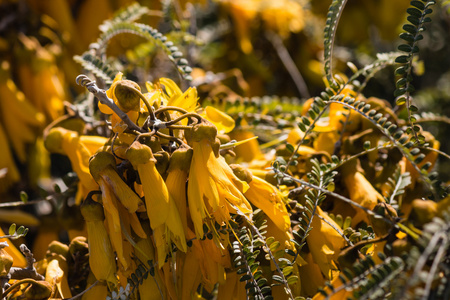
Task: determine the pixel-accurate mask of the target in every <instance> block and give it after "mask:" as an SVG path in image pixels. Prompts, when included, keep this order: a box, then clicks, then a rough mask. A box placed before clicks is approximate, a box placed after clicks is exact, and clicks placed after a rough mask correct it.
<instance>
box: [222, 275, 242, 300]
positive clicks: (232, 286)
mask: <svg viewBox="0 0 450 300" xmlns="http://www.w3.org/2000/svg"><path fill="white" fill-rule="evenodd" d="M225 277H226V280H225V284H220V285H219V290H218V292H217V300H229V299H233V300H245V299H247V292H246V289H245V282H243V281H240V280H239V279H240V275H238V274H237V273H236V272H228V273H226V275H225Z"/></svg>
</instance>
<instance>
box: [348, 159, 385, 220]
mask: <svg viewBox="0 0 450 300" xmlns="http://www.w3.org/2000/svg"><path fill="white" fill-rule="evenodd" d="M342 175H343V179H344V184H345V187H346V188H347V190H348V193H349V197H350V199H351V200H352V201H355V202H356V203H358V204H360V205H362V206H364V207H365V208H368V209H370V210H372V209H374V207H375V205H377V203H380V202H385V200H384V198H383V196H381V194H380V193H378V192H377V190H375V188H374V187H373V186H372V184H370V182H369V181H368V180H367V179H366V177H364V175H363V174H362V173H360V172H359V171H357V167H356V162H351V161H350V162H348V163H347V164H346V165H344V166H343V169H342ZM356 210H357V212H356V215H355V216H354V217H353V218H352V226H355V225H357V224H358V223H359V222H361V221H365V222H366V223H367V224H369V219H368V217H367V214H366V213H365V212H364V211H363V210H362V209H359V208H356Z"/></svg>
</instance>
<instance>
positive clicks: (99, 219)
mask: <svg viewBox="0 0 450 300" xmlns="http://www.w3.org/2000/svg"><path fill="white" fill-rule="evenodd" d="M81 214H82V215H83V217H84V219H85V220H86V226H87V231H88V239H89V265H90V267H91V271H92V273H94V275H95V278H97V280H106V281H108V282H111V283H113V284H114V285H115V284H116V283H117V278H116V277H115V272H116V260H115V256H114V253H113V250H112V247H111V242H110V240H109V236H108V233H107V232H106V228H105V225H104V223H103V220H104V219H105V215H104V213H103V207H102V205H101V204H100V203H97V202H95V201H93V200H92V199H86V200H85V201H84V202H83V204H82V205H81Z"/></svg>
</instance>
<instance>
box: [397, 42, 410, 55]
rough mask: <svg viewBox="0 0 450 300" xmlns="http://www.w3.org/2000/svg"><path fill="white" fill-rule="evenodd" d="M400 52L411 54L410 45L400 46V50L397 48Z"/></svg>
mask: <svg viewBox="0 0 450 300" xmlns="http://www.w3.org/2000/svg"><path fill="white" fill-rule="evenodd" d="M397 49H398V50H400V51H403V52H408V53H409V52H411V49H412V48H411V46H410V45H407V44H401V45H399V46H398V48H397Z"/></svg>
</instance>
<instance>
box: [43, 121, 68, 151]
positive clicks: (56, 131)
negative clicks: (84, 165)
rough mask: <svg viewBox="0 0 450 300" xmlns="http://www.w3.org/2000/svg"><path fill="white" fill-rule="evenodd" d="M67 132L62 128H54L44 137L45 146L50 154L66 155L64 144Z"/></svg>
mask: <svg viewBox="0 0 450 300" xmlns="http://www.w3.org/2000/svg"><path fill="white" fill-rule="evenodd" d="M66 131H67V130H66V129H64V128H61V127H57V128H52V129H50V131H49V132H48V133H47V134H46V135H45V137H44V146H45V148H46V149H47V150H48V151H49V152H50V153H59V154H64V151H63V149H62V142H63V138H64V133H65V132H66Z"/></svg>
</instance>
